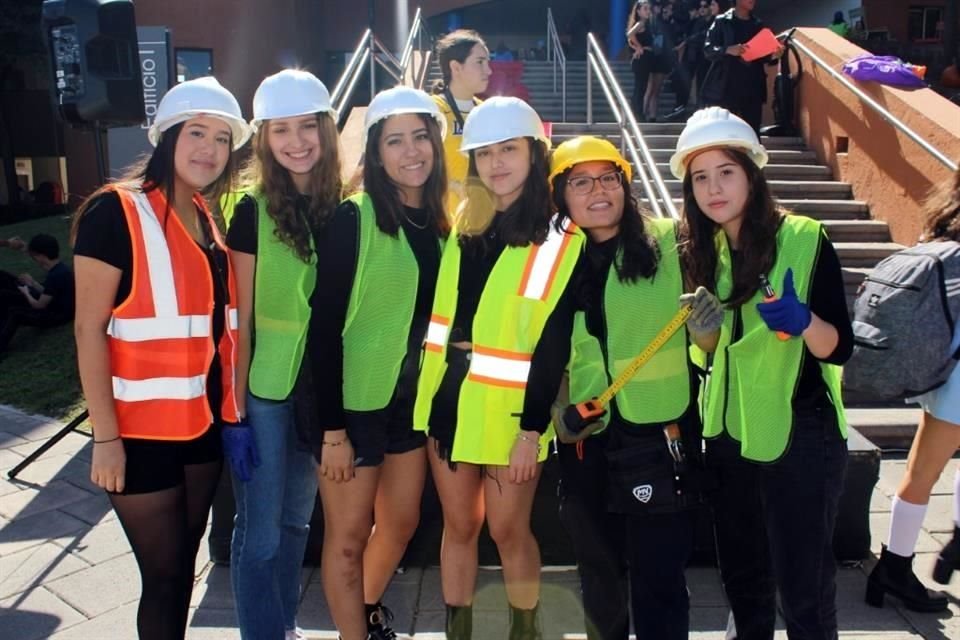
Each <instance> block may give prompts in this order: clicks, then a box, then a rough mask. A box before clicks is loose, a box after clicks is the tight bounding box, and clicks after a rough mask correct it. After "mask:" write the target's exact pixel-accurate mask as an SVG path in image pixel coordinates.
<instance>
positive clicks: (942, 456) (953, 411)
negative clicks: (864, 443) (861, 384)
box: [866, 171, 960, 612]
mask: <svg viewBox="0 0 960 640" xmlns="http://www.w3.org/2000/svg"><path fill="white" fill-rule="evenodd" d="M928 209H929V212H928V214H927V221H926V224H925V226H924V230H923V236H922V241H924V242H932V241H945V240H952V241H954V242H960V171H957V172H956V173H955V174H954V175H953V177H952V178H950V179H949V180H948V181H946V182H945V183H944V184H943V185H941V186H940V189H939V191H938V193H937V194H935V196H934V197H933V198H932V199H931V200H930V204H929V207H928ZM958 348H960V322H958V323H957V324H956V326H955V327H954V335H953V343H952V344H951V345H950V349H951V351H950V352H951V353H956V351H957V349H958ZM911 400H912V401H915V402H918V403H919V404H920V406H921V407H922V408H923V414H922V416H921V418H920V426H919V427H918V428H917V433H916V435H914V437H913V445H912V446H911V447H910V456H909V458H908V459H907V470H906V473H905V474H904V476H903V479H902V480H901V481H900V487H899V488H898V489H897V495H896V497H894V499H893V506H892V508H891V510H890V511H891V514H890V531H889V533H888V534H887V544H886V545H884V546H883V549H882V551H881V552H880V561H879V562H878V563H877V565H876V566H875V567H874V568H873V571H871V572H870V578H869V579H868V581H867V596H866V599H867V604H871V605H873V606H882V605H883V596H884V594H887V595H891V596H894V597H896V598H898V599H900V601H901V602H903V605H904V606H905V607H907V608H908V609H912V610H914V611H930V612H936V611H946V609H947V606H948V605H949V600H948V599H947V597H946V596H945V595H942V594H932V593H931V592H930V591H928V590H927V589H926V588H925V587H924V586H923V584H922V583H921V582H920V580H919V579H918V578H917V576H916V574H915V573H914V572H913V567H912V564H913V550H914V547H915V546H916V544H917V537H918V536H919V535H920V528H921V527H922V526H923V518H924V516H925V515H926V513H927V503H928V502H929V500H930V492H931V491H932V490H933V485H934V484H936V482H937V480H938V479H939V478H940V475H941V474H942V473H943V470H944V468H945V467H946V465H947V462H949V460H950V458H952V457H953V456H954V454H955V453H956V452H957V449H958V448H960V367H954V369H953V373H951V374H950V377H949V378H948V379H947V382H946V383H945V384H944V385H943V386H941V387H938V388H936V389H934V390H933V391H928V392H927V393H925V394H923V395H922V396H920V397H918V398H912V399H911ZM953 522H954V529H953V538H952V539H951V540H950V542H948V543H947V545H946V546H945V547H944V548H943V550H942V551H941V552H940V556H939V557H938V558H937V564H936V566H935V568H934V571H933V579H934V580H936V581H937V582H939V583H941V584H949V582H950V577H951V576H952V575H953V572H954V571H957V570H960V467H958V468H957V472H956V475H955V477H954V481H953Z"/></svg>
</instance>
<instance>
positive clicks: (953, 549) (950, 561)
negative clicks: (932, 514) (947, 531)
mask: <svg viewBox="0 0 960 640" xmlns="http://www.w3.org/2000/svg"><path fill="white" fill-rule="evenodd" d="M954 571H960V527H956V526H955V527H954V528H953V539H951V540H950V542H948V543H947V546H945V547H944V548H943V549H941V550H940V555H939V556H938V557H937V564H936V565H935V566H934V567H933V579H934V580H936V581H937V582H939V583H940V584H950V576H952V575H953V572H954Z"/></svg>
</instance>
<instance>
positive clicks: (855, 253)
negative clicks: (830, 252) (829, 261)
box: [833, 242, 904, 268]
mask: <svg viewBox="0 0 960 640" xmlns="http://www.w3.org/2000/svg"><path fill="white" fill-rule="evenodd" d="M833 246H834V247H835V248H836V250H837V255H838V256H839V257H840V262H841V264H843V266H844V267H871V268H872V267H874V266H876V264H877V263H878V262H880V261H881V260H883V259H884V258H886V257H887V256H889V255H890V254H892V253H894V252H897V251H900V250H901V249H903V248H904V246H903V245H902V244H897V243H896V242H834V243H833Z"/></svg>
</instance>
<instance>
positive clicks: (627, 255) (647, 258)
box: [553, 167, 660, 282]
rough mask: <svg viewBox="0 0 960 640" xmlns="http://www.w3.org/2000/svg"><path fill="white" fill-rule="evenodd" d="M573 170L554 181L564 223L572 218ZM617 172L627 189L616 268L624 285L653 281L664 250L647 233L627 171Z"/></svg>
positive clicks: (565, 172) (558, 206) (624, 196)
mask: <svg viewBox="0 0 960 640" xmlns="http://www.w3.org/2000/svg"><path fill="white" fill-rule="evenodd" d="M572 169H573V167H570V169H567V170H566V171H564V172H563V173H561V174H560V175H558V176H557V177H556V178H554V179H553V204H554V205H555V206H556V208H557V213H558V215H559V220H558V221H560V222H562V221H563V220H565V219H566V218H569V217H570V208H569V207H568V206H567V198H566V196H565V195H564V194H565V192H566V188H567V179H568V178H569V177H570V171H571V170H572ZM617 171H618V172H619V173H620V188H621V189H623V216H622V217H621V218H620V231H619V233H617V240H616V241H617V248H618V251H617V259H616V261H615V262H614V267H615V268H616V270H617V278H618V279H619V280H620V282H636V281H637V280H638V279H640V278H652V277H653V276H654V275H656V273H657V263H658V262H659V260H660V250H659V247H658V246H657V243H656V241H655V240H654V239H653V237H652V236H650V235H649V234H648V233H647V232H646V224H645V222H644V219H643V215H642V214H641V213H640V205H639V204H638V203H637V198H636V196H635V195H634V194H633V189H632V188H631V185H630V181H629V180H627V177H626V176H625V175H624V174H623V171H621V170H620V169H617ZM587 235H588V236H589V234H587Z"/></svg>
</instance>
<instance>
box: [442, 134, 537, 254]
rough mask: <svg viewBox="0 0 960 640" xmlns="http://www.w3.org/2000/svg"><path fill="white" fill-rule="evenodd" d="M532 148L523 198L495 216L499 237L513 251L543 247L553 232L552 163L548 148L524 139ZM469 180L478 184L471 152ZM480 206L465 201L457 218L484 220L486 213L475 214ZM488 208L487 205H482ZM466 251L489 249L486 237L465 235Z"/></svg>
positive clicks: (474, 154)
mask: <svg viewBox="0 0 960 640" xmlns="http://www.w3.org/2000/svg"><path fill="white" fill-rule="evenodd" d="M523 140H525V141H526V142H527V144H529V145H530V157H531V164H530V173H529V174H527V179H526V181H525V182H524V183H523V190H522V191H521V192H520V196H519V197H518V198H517V199H516V200H515V201H514V202H513V204H511V205H510V206H509V207H507V209H506V211H501V212H499V213H497V214H496V223H497V233H499V234H500V237H501V238H502V239H503V241H504V243H506V244H507V245H508V246H511V247H525V246H527V245H529V244H542V243H543V242H544V241H545V240H546V239H547V234H548V233H549V231H550V219H551V218H552V217H553V202H552V201H551V199H550V184H549V182H548V181H547V177H548V176H549V175H550V162H549V160H548V158H547V145H546V144H544V143H543V141H541V140H534V139H533V138H523ZM467 179H468V180H471V179H472V181H474V182H479V180H480V178H479V174H478V173H477V161H476V152H475V150H471V151H470V168H469V170H468V171H467ZM476 206H477V203H476V202H473V199H472V198H467V200H465V201H464V203H463V205H462V207H461V209H460V212H459V214H458V215H461V216H465V217H466V219H468V220H469V219H472V218H473V219H475V218H477V217H481V218H482V217H484V216H485V213H486V212H480V211H474V210H473V207H476ZM480 206H485V204H483V205H480ZM460 244H461V245H462V246H464V247H480V248H481V250H483V249H485V247H486V240H485V236H484V234H482V233H480V234H476V235H464V236H462V237H461V238H460Z"/></svg>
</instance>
